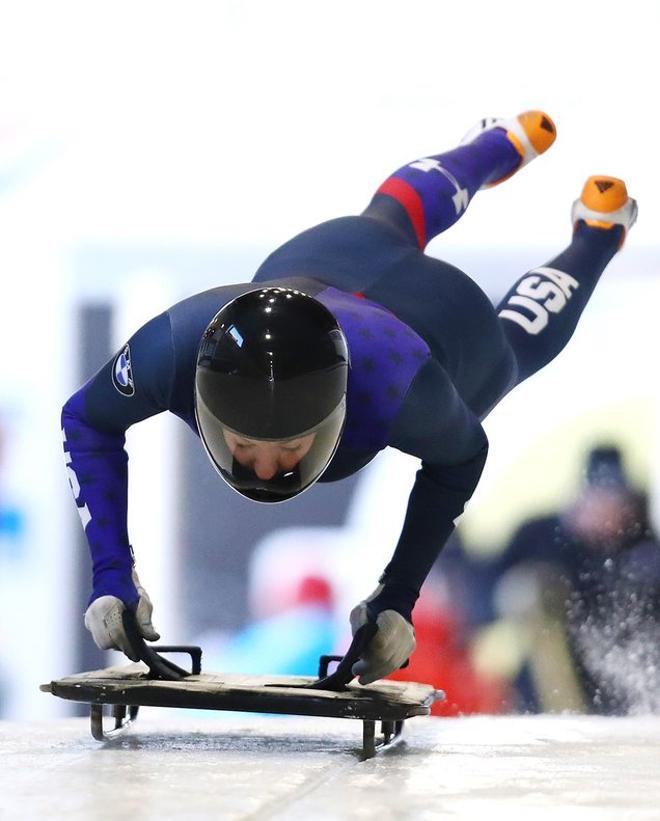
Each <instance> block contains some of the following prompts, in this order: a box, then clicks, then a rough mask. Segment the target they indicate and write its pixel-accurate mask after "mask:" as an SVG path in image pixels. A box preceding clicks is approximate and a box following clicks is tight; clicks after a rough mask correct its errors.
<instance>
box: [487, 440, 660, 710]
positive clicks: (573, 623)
mask: <svg viewBox="0 0 660 821" xmlns="http://www.w3.org/2000/svg"><path fill="white" fill-rule="evenodd" d="M498 575H499V576H500V581H499V582H498V584H497V586H496V589H495V595H494V601H495V605H496V607H497V608H498V609H499V611H500V613H501V614H502V615H504V616H507V617H509V618H511V617H513V618H515V619H517V620H518V623H519V624H524V625H525V627H526V630H527V632H528V640H529V641H528V648H527V660H526V663H525V664H524V665H523V666H522V669H521V672H520V675H519V677H518V681H517V685H518V694H519V701H520V705H519V706H521V707H522V708H524V709H527V710H533V711H536V710H548V709H553V708H556V707H561V706H563V707H568V708H578V709H580V708H583V709H586V710H589V711H592V712H598V713H605V714H617V713H626V712H631V711H649V710H657V709H660V686H659V684H660V658H659V649H660V642H659V641H658V639H659V638H660V545H659V544H658V541H657V539H656V536H655V534H654V533H653V531H652V528H651V525H650V524H649V519H648V505H647V497H646V495H645V494H643V493H640V492H638V491H636V490H635V489H634V488H633V487H632V486H631V484H630V482H629V481H628V479H627V477H626V475H625V472H624V469H623V465H622V459H621V453H620V451H619V450H618V449H617V448H616V447H613V446H601V447H596V448H594V449H593V450H592V451H591V452H590V453H589V456H588V460H587V466H586V473H585V481H584V484H583V486H582V488H581V490H580V492H579V494H578V496H577V498H576V499H575V501H574V502H573V503H572V504H570V505H569V506H568V507H567V508H566V509H564V510H562V511H559V512H557V513H555V514H553V515H550V516H545V517H542V518H536V519H532V520H529V521H527V522H525V523H524V524H522V525H521V527H520V528H519V529H518V531H517V532H516V533H515V535H514V537H513V539H512V541H511V542H510V544H509V545H508V547H507V548H506V549H505V551H504V553H503V555H502V557H501V560H500V562H499V566H498ZM530 631H531V632H530ZM570 662H572V669H571V663H570ZM549 694H550V695H549Z"/></svg>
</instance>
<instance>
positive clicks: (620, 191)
mask: <svg viewBox="0 0 660 821" xmlns="http://www.w3.org/2000/svg"><path fill="white" fill-rule="evenodd" d="M636 219H637V202H636V201H635V200H634V199H633V198H632V197H629V196H628V191H627V189H626V184H625V182H624V181H623V180H620V179H617V177H607V176H605V175H599V176H595V177H589V179H588V180H587V181H586V182H585V184H584V188H583V189H582V194H581V195H580V199H579V200H575V202H574V203H573V208H572V209H571V221H572V223H573V225H575V223H576V222H577V221H578V220H584V222H585V223H586V224H587V225H590V226H591V227H592V228H603V229H605V230H609V229H610V228H613V227H614V226H615V225H622V226H623V228H624V238H625V235H626V234H627V233H628V231H629V230H630V229H631V228H632V227H633V225H634V224H635V220H636ZM622 244H623V240H622Z"/></svg>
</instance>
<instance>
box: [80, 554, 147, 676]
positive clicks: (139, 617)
mask: <svg viewBox="0 0 660 821" xmlns="http://www.w3.org/2000/svg"><path fill="white" fill-rule="evenodd" d="M132 578H133V583H134V585H135V588H136V590H137V593H138V596H139V599H138V604H137V608H136V610H135V619H136V621H137V625H138V629H139V631H140V633H141V634H142V636H143V637H144V638H145V639H147V640H148V641H156V640H157V639H159V638H160V635H159V634H158V633H157V632H156V630H155V628H154V626H153V624H152V623H151V614H152V611H153V605H152V603H151V599H150V598H149V594H148V593H147V591H146V590H145V589H144V587H142V585H141V584H140V580H139V578H138V575H137V573H136V572H135V570H133V574H132ZM125 609H126V605H125V604H124V602H123V601H122V600H121V599H119V598H117V597H116V596H100V597H99V598H98V599H94V601H93V602H92V603H91V604H90V605H89V607H88V608H87V610H86V612H85V627H86V628H87V629H88V630H89V631H90V633H91V634H92V638H93V639H94V642H95V644H96V646H97V647H98V648H99V649H100V650H121V651H122V652H123V653H125V654H126V655H127V656H128V657H129V659H131V660H132V661H137V658H135V656H134V655H133V651H132V650H131V647H130V644H129V642H128V638H127V636H126V633H125V632H124V624H123V622H122V613H123V612H124V610H125Z"/></svg>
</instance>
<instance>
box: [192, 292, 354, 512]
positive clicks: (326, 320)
mask: <svg viewBox="0 0 660 821" xmlns="http://www.w3.org/2000/svg"><path fill="white" fill-rule="evenodd" d="M347 380H348V348H347V346H346V339H345V338H344V334H343V333H342V332H341V330H340V328H339V325H338V324H337V320H336V319H335V318H334V316H333V315H332V314H331V313H330V311H328V309H327V308H326V307H325V306H324V305H322V304H321V303H320V302H318V301H317V300H316V299H314V298H313V297H310V296H308V295H307V294H303V293H302V292H301V291H296V290H293V289H290V288H279V287H270V288H261V289H259V290H256V291H250V292H249V293H247V294H243V295H242V296H239V297H237V298H236V299H234V300H232V301H231V302H229V303H228V304H227V305H225V306H224V308H222V309H221V310H220V311H219V312H218V313H217V314H216V315H215V317H214V318H213V320H212V321H211V323H210V324H209V326H208V328H207V329H206V331H205V332H204V336H203V337H202V342H201V345H200V348H199V354H198V357H197V373H196V376H195V415H196V418H197V427H198V429H199V434H200V437H201V439H202V442H203V443H204V447H205V449H206V452H207V453H208V455H209V457H210V459H211V461H212V462H213V465H214V466H215V468H216V470H217V471H218V472H219V473H220V475H221V476H222V478H223V479H224V480H225V481H226V482H227V483H228V484H229V485H230V486H231V487H232V488H234V490H236V491H238V492H239V493H241V494H242V495H243V496H247V497H248V498H249V499H254V500H256V501H259V502H283V501H285V500H286V499H290V498H292V497H293V496H296V495H297V494H298V493H301V492H302V491H303V490H305V489H306V488H308V487H309V486H310V485H312V484H313V483H314V482H315V481H316V480H317V479H318V478H319V477H320V476H321V474H322V473H323V471H324V470H325V469H326V467H327V466H328V465H329V464H330V460H331V459H332V457H333V455H334V453H335V451H336V449H337V445H338V444H339V439H340V437H341V433H342V430H343V427H344V420H345V417H346V383H347ZM308 435H311V436H312V439H311V447H309V450H305V452H304V455H303V456H302V458H301V459H300V460H299V461H298V463H297V464H296V465H295V467H294V468H293V469H291V470H282V471H279V472H278V473H276V474H275V475H274V476H273V477H272V478H268V479H260V478H259V477H258V476H257V475H256V473H255V472H254V471H253V470H252V468H251V467H250V465H249V464H248V465H247V466H246V465H245V464H244V462H243V461H241V462H239V461H238V459H236V458H235V454H236V444H235V437H237V436H238V437H245V438H246V439H249V440H257V442H256V444H259V443H273V442H278V443H279V442H283V443H284V444H286V440H292V439H298V438H301V437H306V436H308ZM307 445H309V440H308V442H307ZM249 446H250V445H248V447H249ZM238 447H244V446H243V445H239V446H238ZM248 461H249V460H248Z"/></svg>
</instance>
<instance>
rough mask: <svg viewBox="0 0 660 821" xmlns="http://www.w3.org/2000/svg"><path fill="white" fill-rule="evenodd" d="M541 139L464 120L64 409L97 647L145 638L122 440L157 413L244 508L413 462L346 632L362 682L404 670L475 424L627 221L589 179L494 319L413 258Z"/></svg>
mask: <svg viewBox="0 0 660 821" xmlns="http://www.w3.org/2000/svg"><path fill="white" fill-rule="evenodd" d="M554 139H555V127H554V124H553V123H552V121H551V120H550V118H549V117H548V116H547V115H546V114H544V113H543V112H540V111H530V112H526V113H524V114H521V115H519V116H518V117H516V118H513V119H510V120H492V119H488V120H482V121H481V122H480V123H479V124H478V125H477V126H476V127H475V128H474V129H473V130H472V131H471V132H470V133H469V134H468V135H467V136H466V137H465V138H464V140H463V141H462V143H461V145H460V146H459V147H458V148H455V149H454V150H452V151H449V152H446V153H444V154H439V155H434V156H429V157H424V158H422V159H419V160H417V161H415V162H412V163H410V164H409V165H406V166H404V167H403V168H401V169H399V170H398V171H396V172H395V173H394V174H392V176H390V177H389V178H388V179H387V180H385V182H384V183H383V184H382V185H381V186H380V188H379V189H378V190H377V191H376V194H375V195H374V197H373V199H372V201H371V203H370V204H369V206H368V207H367V209H366V210H365V211H364V212H363V213H362V214H361V215H360V216H349V217H342V218H339V219H335V220H331V221H329V222H325V223H323V224H321V225H318V226H316V227H314V228H311V229H309V230H308V231H305V232H303V233H302V234H300V235H299V236H297V237H295V238H294V239H292V240H290V241H289V242H287V243H286V244H284V245H283V246H282V247H280V248H278V249H277V250H276V251H275V252H274V253H272V254H271V255H270V256H269V257H268V258H267V259H266V260H265V262H264V263H263V264H262V265H261V267H260V268H259V270H258V271H257V273H256V275H255V277H254V280H253V281H252V282H249V283H242V284H237V285H229V286H223V287H219V288H213V289H211V290H209V291H206V292H204V293H201V294H197V295H195V296H192V297H190V298H188V299H186V300H184V301H183V302H180V303H178V304H177V305H174V306H173V307H172V308H170V309H169V310H168V311H166V312H165V313H163V314H160V315H159V316H157V317H155V318H154V319H152V320H151V321H150V322H148V323H147V324H146V325H144V326H143V327H142V328H140V329H139V330H138V331H137V332H136V333H135V334H134V336H132V337H131V338H130V339H129V340H128V342H127V343H126V344H125V346H123V347H122V349H121V350H120V351H119V352H118V353H117V355H116V356H115V357H114V358H113V359H112V360H111V361H110V362H108V363H107V364H106V365H105V366H104V367H103V368H102V369H101V370H100V371H99V373H97V374H96V376H94V377H93V378H92V379H91V380H90V381H89V382H87V384H85V385H84V386H83V387H82V388H81V389H80V390H79V391H77V392H76V393H75V394H74V395H73V396H72V397H71V398H70V399H69V400H68V401H67V402H66V404H65V406H64V409H63V414H62V426H63V435H64V449H65V454H66V461H67V467H68V470H69V478H70V480H71V485H72V488H73V490H74V494H75V497H76V503H77V506H78V510H79V512H80V514H81V517H82V520H83V525H84V527H85V531H86V535H87V539H88V541H89V547H90V551H91V556H92V562H93V587H92V594H91V597H90V600H89V606H88V609H87V612H86V614H85V624H86V625H87V627H88V628H89V630H90V631H91V633H92V635H93V637H94V640H95V642H96V643H97V645H98V646H99V647H101V648H110V647H115V648H118V649H121V650H123V651H124V652H126V653H127V654H128V655H129V656H130V654H131V650H130V648H129V646H128V643H127V641H126V636H125V635H124V632H123V627H122V618H121V614H122V611H123V610H124V608H131V609H133V610H135V612H136V616H137V620H138V623H139V625H140V629H141V631H142V634H143V635H144V637H145V638H146V639H149V640H154V639H157V638H158V634H157V633H156V631H155V630H154V628H153V625H152V622H151V611H152V605H151V602H150V600H149V597H148V595H147V594H146V592H145V590H144V588H143V587H142V586H141V585H140V583H139V580H138V577H137V575H136V573H135V568H134V558H133V551H132V548H131V545H130V541H129V537H128V532H127V483H128V472H127V458H128V457H127V454H126V452H125V450H124V442H125V438H124V434H125V432H126V429H127V428H128V427H129V426H130V425H132V424H134V423H135V422H140V421H141V420H143V419H146V418H148V417H149V416H153V415H154V414H156V413H160V412H161V411H166V410H167V411H170V412H172V413H174V414H175V415H177V416H178V417H179V418H181V419H182V420H183V421H184V422H185V423H186V424H188V425H189V426H190V427H191V428H192V430H193V431H194V432H195V433H196V434H198V435H199V437H200V439H201V442H202V444H203V446H204V448H205V450H206V453H207V455H208V456H209V458H210V459H211V461H212V463H213V465H214V466H215V468H216V469H217V471H218V473H219V474H220V475H221V476H222V478H223V479H224V480H225V481H226V482H227V483H228V484H229V485H230V486H231V487H233V488H234V489H235V490H236V491H238V492H239V493H241V494H242V495H243V496H246V497H248V498H250V499H253V500H256V501H259V502H265V503H272V502H280V501H285V500H287V499H290V498H292V497H294V496H296V495H297V494H298V493H300V492H302V491H303V490H305V489H306V488H308V487H310V486H311V485H313V484H314V483H315V482H316V481H321V482H331V481H336V480H338V479H342V478H344V477H346V476H350V475H351V474H353V473H355V472H356V471H358V470H360V468H362V467H364V466H365V465H366V464H367V463H368V462H370V461H371V459H373V458H374V456H375V455H376V454H377V453H378V452H379V451H380V450H382V449H383V448H385V447H388V446H389V447H394V448H397V449H398V450H401V451H403V452H405V453H408V454H412V455H413V456H415V457H418V458H419V459H420V461H421V466H420V470H419V471H418V473H417V476H416V479H415V482H414V485H413V487H412V490H411V493H410V499H409V502H408V508H407V513H406V516H405V520H404V522H403V526H402V530H401V534H400V536H399V539H398V542H397V544H396V545H393V556H392V559H391V561H390V562H389V564H388V565H387V567H386V568H385V569H384V572H383V574H382V576H381V577H380V580H379V583H378V586H377V587H376V589H375V591H374V592H373V593H372V594H371V595H369V596H368V597H367V598H365V600H364V601H362V602H360V603H359V604H358V605H356V607H355V608H354V609H353V611H352V612H351V615H350V620H351V626H352V628H353V632H355V631H356V630H357V629H358V628H359V627H360V626H362V625H363V624H364V623H365V622H367V621H369V620H371V621H374V622H376V624H377V626H378V631H377V633H376V635H375V637H374V638H373V640H372V641H371V643H370V644H369V646H368V648H367V650H366V651H365V652H364V654H363V656H362V658H361V659H360V660H359V661H358V662H357V663H356V665H355V667H354V668H353V669H354V672H355V674H356V675H358V676H359V680H360V682H361V683H362V684H367V683H370V682H372V681H375V680H376V679H378V678H381V677H383V676H385V675H387V674H388V673H390V672H392V671H393V670H395V669H397V668H398V667H400V666H401V665H402V664H403V663H405V661H406V659H407V658H408V657H409V655H410V654H411V652H412V651H413V650H414V647H415V639H414V629H413V615H412V614H413V608H414V606H415V602H416V600H417V597H418V595H419V590H420V588H421V586H422V583H423V582H424V579H425V578H426V576H427V574H428V573H429V571H430V569H431V566H432V565H433V563H434V562H435V560H436V558H437V556H438V553H439V552H440V550H441V549H442V546H443V545H444V543H445V542H446V540H447V538H448V537H449V535H450V533H451V532H452V529H453V527H454V522H455V520H456V519H457V518H458V516H460V514H461V513H462V512H463V508H464V506H465V504H466V502H467V500H468V499H469V498H470V496H471V495H472V493H473V491H474V489H475V487H476V485H477V482H478V481H479V477H480V475H481V472H482V470H483V466H484V462H485V460H486V453H487V449H488V443H487V439H486V435H485V433H484V431H483V428H482V426H481V421H482V420H483V419H484V417H485V416H486V415H487V414H488V413H489V411H490V410H492V408H493V407H494V406H495V405H496V404H497V403H498V402H499V401H500V400H501V399H502V397H504V396H505V395H506V394H507V393H508V392H509V391H510V390H511V389H512V388H514V387H515V386H516V385H518V384H520V383H521V382H522V381H523V380H524V379H527V377H529V376H531V375H532V374H533V373H535V372H536V371H538V370H539V369H540V368H542V367H543V366H544V365H546V364H547V363H548V362H550V361H551V360H552V359H553V358H554V357H555V356H556V355H557V354H558V353H559V352H560V351H561V350H562V348H563V347H564V346H565V345H566V343H567V342H568V340H569V339H570V337H571V335H572V333H573V331H574V330H575V327H576V325H577V322H578V320H579V318H580V315H581V314H582V311H583V309H584V307H585V306H586V304H587V302H588V301H589V297H590V296H591V294H592V292H593V290H594V288H595V286H596V283H597V282H598V279H599V277H600V275H601V274H602V272H603V270H604V269H605V267H606V265H607V263H608V262H609V261H610V259H612V257H613V256H614V255H615V254H616V252H617V251H618V249H619V248H620V247H621V245H622V243H623V240H624V238H625V235H626V232H627V231H628V230H629V229H630V228H631V227H632V225H633V223H634V221H635V218H636V213H637V207H636V203H635V201H634V200H633V199H631V198H629V197H628V194H627V191H626V187H625V184H624V183H623V182H622V181H621V180H618V179H616V178H614V177H606V176H596V177H590V178H589V179H588V180H587V182H586V183H585V185H584V188H583V191H582V195H581V197H580V198H579V199H578V200H576V202H575V203H574V205H573V209H572V223H573V235H572V239H571V242H570V244H569V245H568V247H567V248H565V250H563V251H562V252H561V253H560V254H559V255H558V256H557V257H555V258H554V259H552V260H550V261H549V262H547V263H546V264H545V265H543V266H541V267H539V268H536V269H534V270H532V271H529V272H528V273H525V274H524V275H523V276H522V277H521V278H519V279H518V280H517V281H516V282H515V283H514V285H513V286H512V288H511V289H510V291H509V292H508V293H507V294H506V296H505V297H504V299H503V300H502V302H501V304H500V305H499V306H498V307H496V308H494V307H493V306H492V305H491V303H490V302H489V300H488V298H487V297H486V296H485V294H484V293H483V292H482V291H481V289H480V288H479V287H478V286H477V285H476V284H475V283H474V282H473V281H472V280H471V279H470V278H469V277H468V276H467V275H466V274H464V273H463V272H462V271H459V270H458V269H457V268H454V267H453V266H451V265H449V264H447V263H446V262H442V261H440V260H438V259H434V258H431V257H429V256H427V255H425V254H424V248H425V246H426V245H427V243H428V242H429V241H430V240H431V239H432V238H433V237H435V236H437V235H438V234H440V233H441V232H442V231H445V230H446V229H447V228H449V227H450V226H451V225H453V224H454V223H455V222H456V221H457V220H458V219H459V217H460V216H461V215H462V214H463V213H464V211H465V209H466V208H467V205H468V203H469V202H470V200H471V199H472V197H473V196H474V195H475V194H476V192H477V191H478V190H480V189H481V188H486V187H490V186H493V185H495V184H497V183H500V182H502V181H503V180H505V179H507V178H508V177H510V176H511V175H513V174H515V173H516V172H517V171H519V170H520V169H521V168H522V167H523V166H525V165H527V163H529V162H530V161H531V160H532V159H534V158H535V157H537V156H538V155H539V154H541V153H543V152H544V151H546V150H547V149H548V148H549V147H550V146H551V144H552V143H553V141H554ZM219 549H221V546H220V547H219ZM347 572H349V570H348V568H347Z"/></svg>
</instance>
